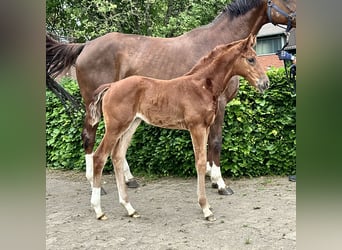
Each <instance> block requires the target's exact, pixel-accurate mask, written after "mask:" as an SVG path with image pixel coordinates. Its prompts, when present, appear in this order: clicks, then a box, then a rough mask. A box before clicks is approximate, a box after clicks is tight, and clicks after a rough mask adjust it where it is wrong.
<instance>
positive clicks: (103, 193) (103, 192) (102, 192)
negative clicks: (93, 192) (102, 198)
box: [101, 187, 107, 195]
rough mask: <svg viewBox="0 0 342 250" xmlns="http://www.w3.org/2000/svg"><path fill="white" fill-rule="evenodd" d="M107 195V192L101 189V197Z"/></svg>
mask: <svg viewBox="0 0 342 250" xmlns="http://www.w3.org/2000/svg"><path fill="white" fill-rule="evenodd" d="M106 194H107V192H106V190H104V189H103V187H101V195H106Z"/></svg>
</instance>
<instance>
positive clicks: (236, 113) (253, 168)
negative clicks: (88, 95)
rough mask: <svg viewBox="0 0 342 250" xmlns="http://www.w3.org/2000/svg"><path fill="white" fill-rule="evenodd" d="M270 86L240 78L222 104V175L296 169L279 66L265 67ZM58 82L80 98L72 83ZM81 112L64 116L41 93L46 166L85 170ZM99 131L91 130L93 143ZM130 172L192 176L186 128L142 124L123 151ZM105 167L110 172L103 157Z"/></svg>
mask: <svg viewBox="0 0 342 250" xmlns="http://www.w3.org/2000/svg"><path fill="white" fill-rule="evenodd" d="M268 76H269V78H270V81H271V87H270V88H269V89H268V90H267V91H266V92H265V93H264V94H263V95H261V94H260V93H258V92H256V90H255V89H254V88H252V87H251V86H249V85H248V84H247V82H245V81H244V80H241V84H240V90H239V94H238V96H237V97H236V98H235V99H234V100H233V101H231V102H230V103H229V104H228V105H227V107H226V115H225V121H224V128H223V145H222V153H221V168H222V174H223V175H224V176H234V177H239V176H261V175H289V174H294V173H295V169H296V95H295V94H293V93H292V86H290V85H289V84H288V83H287V82H286V79H285V77H284V70H283V69H272V70H270V71H268ZM62 85H63V86H64V87H65V88H66V89H67V90H69V91H70V92H71V93H72V94H74V95H76V96H77V97H78V98H81V97H80V94H79V91H78V86H77V84H76V83H75V82H74V81H72V80H70V79H64V80H63V82H62ZM83 117H84V113H81V112H79V113H76V114H73V117H70V116H69V115H68V114H67V112H66V110H65V108H64V107H63V105H62V104H61V103H60V101H59V100H58V99H57V98H56V97H55V96H54V95H53V94H52V93H50V92H48V91H47V93H46V141H47V144H46V160H47V167H53V168H62V169H82V170H84V169H85V160H84V152H83V148H82V141H81V131H82V125H83ZM103 132H104V125H103V122H101V123H100V125H99V129H98V131H97V145H98V143H99V142H100V140H101V138H102V135H103ZM127 160H128V162H129V164H130V166H131V170H132V172H133V173H134V174H140V175H141V174H142V175H146V174H148V175H158V176H167V175H176V176H194V175H195V174H196V171H195V167H194V156H193V151H192V144H191V139H190V135H189V132H187V131H179V130H167V129H160V128H156V127H152V126H149V125H146V124H144V123H142V125H140V126H139V128H138V129H137V131H136V133H135V134H134V137H133V140H132V143H131V146H130V147H129V149H128V152H127ZM105 170H107V171H112V166H111V163H110V161H109V160H108V162H107V164H106V167H105Z"/></svg>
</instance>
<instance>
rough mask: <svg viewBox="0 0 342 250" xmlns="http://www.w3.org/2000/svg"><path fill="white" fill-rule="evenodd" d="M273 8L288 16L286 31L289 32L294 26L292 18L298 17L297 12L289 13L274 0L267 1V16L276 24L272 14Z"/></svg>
mask: <svg viewBox="0 0 342 250" xmlns="http://www.w3.org/2000/svg"><path fill="white" fill-rule="evenodd" d="M272 9H274V10H275V11H277V12H279V14H281V15H283V16H285V17H286V18H287V27H286V32H289V31H290V30H291V28H292V24H291V23H292V20H293V19H294V18H295V17H296V12H295V11H292V12H291V13H290V14H287V13H286V12H285V11H283V10H282V9H281V8H280V7H279V6H278V5H276V4H275V3H273V2H272V0H268V1H267V17H268V19H269V20H270V22H271V23H272V24H273V25H275V24H274V22H273V20H272V15H271V12H272Z"/></svg>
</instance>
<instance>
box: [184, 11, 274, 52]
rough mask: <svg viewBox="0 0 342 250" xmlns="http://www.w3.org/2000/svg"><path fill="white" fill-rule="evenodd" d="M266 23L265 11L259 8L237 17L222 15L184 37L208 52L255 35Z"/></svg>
mask: <svg viewBox="0 0 342 250" xmlns="http://www.w3.org/2000/svg"><path fill="white" fill-rule="evenodd" d="M267 22H268V18H267V15H266V10H265V9H264V7H263V6H261V7H259V8H254V9H252V10H250V11H249V12H247V13H246V14H244V15H241V16H238V17H231V16H229V14H228V13H222V14H220V16H218V17H217V18H216V19H215V20H214V21H213V22H212V23H210V24H208V25H205V26H202V27H199V28H197V29H194V30H192V31H190V32H188V33H186V34H184V36H185V37H191V38H193V39H194V40H195V43H196V44H201V46H207V47H208V50H211V49H212V48H213V47H215V46H217V45H219V44H227V43H230V42H233V41H237V40H241V39H243V38H246V37H247V36H248V35H249V34H251V33H253V34H254V35H256V34H257V33H258V32H259V30H260V29H261V27H262V26H263V25H264V24H265V23H267Z"/></svg>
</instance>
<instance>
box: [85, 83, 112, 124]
mask: <svg viewBox="0 0 342 250" xmlns="http://www.w3.org/2000/svg"><path fill="white" fill-rule="evenodd" d="M110 86H111V84H110V83H107V84H103V85H101V86H100V87H98V88H97V89H96V90H95V92H94V95H93V100H92V101H91V103H90V104H89V123H90V125H91V126H94V125H95V124H97V123H99V122H100V119H101V114H102V112H101V111H102V109H101V106H102V98H103V96H104V94H105V93H106V92H107V90H108V89H109V88H110Z"/></svg>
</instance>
